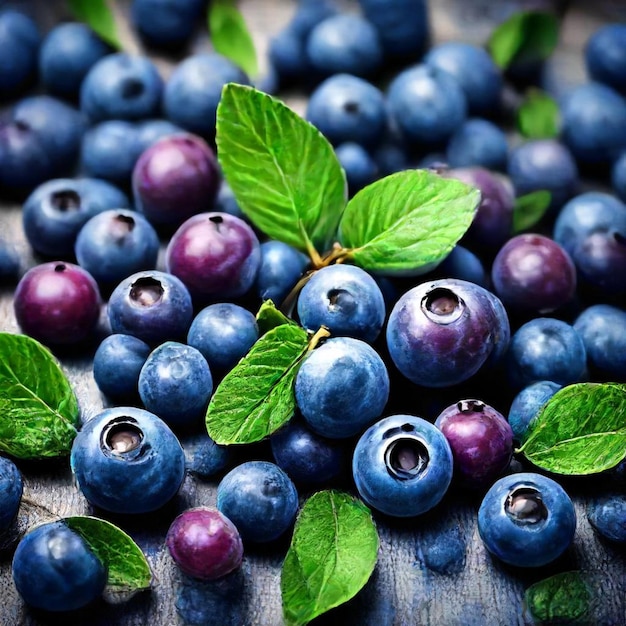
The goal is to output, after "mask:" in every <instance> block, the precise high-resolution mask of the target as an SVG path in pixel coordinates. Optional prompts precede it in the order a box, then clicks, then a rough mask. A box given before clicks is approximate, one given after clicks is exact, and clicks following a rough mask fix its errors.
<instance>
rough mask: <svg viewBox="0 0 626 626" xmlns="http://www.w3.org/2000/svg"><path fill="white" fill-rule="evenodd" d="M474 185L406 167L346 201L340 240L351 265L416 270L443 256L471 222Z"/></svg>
mask: <svg viewBox="0 0 626 626" xmlns="http://www.w3.org/2000/svg"><path fill="white" fill-rule="evenodd" d="M479 202H480V192H479V191H478V189H475V188H473V187H469V186H468V185H466V184H464V183H462V182H460V181H458V180H454V179H450V178H442V177H441V176H439V175H438V174H436V173H434V172H432V171H429V170H425V169H424V170H422V169H419V170H404V171H401V172H397V173H396V174H391V175H390V176H386V177H385V178H382V179H380V180H378V181H376V182H375V183H372V184H371V185H368V186H367V187H365V188H364V189H361V190H360V191H359V192H357V193H356V194H355V196H354V197H353V198H352V199H351V200H350V202H348V205H347V207H346V209H345V211H344V214H343V217H342V219H341V223H340V225H339V241H340V242H341V245H342V246H344V248H347V249H348V253H347V257H348V258H350V259H352V261H353V262H354V263H355V265H359V266H360V267H362V268H364V269H366V270H370V271H373V272H378V273H380V274H417V273H420V268H421V269H422V271H426V270H428V269H430V268H429V265H431V264H433V263H437V262H439V261H442V260H443V259H444V258H445V257H446V256H447V255H448V254H449V253H450V252H451V250H452V248H454V246H455V244H456V243H457V241H458V240H459V239H460V238H461V237H462V236H463V234H464V233H465V231H466V230H467V229H468V228H469V226H470V224H471V223H472V220H473V219H474V215H475V212H476V208H477V206H478V203H479Z"/></svg>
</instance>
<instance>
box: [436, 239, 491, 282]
mask: <svg viewBox="0 0 626 626" xmlns="http://www.w3.org/2000/svg"><path fill="white" fill-rule="evenodd" d="M436 272H437V274H440V275H441V276H447V277H450V278H458V279H460V280H465V281H468V282H471V283H476V284H477V285H480V286H481V287H484V288H485V289H487V288H488V287H489V286H490V284H489V280H488V277H487V272H486V270H485V266H484V264H483V262H482V261H481V260H480V258H479V257H478V256H477V255H476V254H474V253H473V252H472V251H471V250H469V249H468V248H466V247H464V246H462V245H460V244H457V245H456V246H454V248H452V251H451V252H450V254H449V255H448V256H447V257H446V258H445V259H444V260H443V261H442V262H441V263H440V264H439V265H438V266H437V270H436Z"/></svg>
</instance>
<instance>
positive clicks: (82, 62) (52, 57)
mask: <svg viewBox="0 0 626 626" xmlns="http://www.w3.org/2000/svg"><path fill="white" fill-rule="evenodd" d="M111 52H113V49H112V48H111V47H110V46H108V45H107V44H106V43H105V42H104V41H103V40H102V39H100V37H98V35H96V33H95V32H94V31H93V30H92V29H91V28H90V27H89V26H87V24H83V23H81V22H62V23H60V24H57V25H56V26H53V27H52V28H51V29H50V30H49V31H48V33H47V34H46V36H45V38H44V40H43V41H42V43H41V49H40V51H39V75H40V77H41V82H42V84H43V85H44V87H45V88H46V90H47V91H48V92H49V93H51V94H54V95H56V96H59V97H61V98H68V99H71V100H77V99H78V96H79V94H80V86H81V84H82V82H83V79H84V78H85V76H86V75H87V73H88V72H89V70H90V69H91V68H92V66H93V65H94V64H95V63H97V62H98V61H99V60H100V59H101V58H102V57H104V56H106V55H107V54H110V53H111Z"/></svg>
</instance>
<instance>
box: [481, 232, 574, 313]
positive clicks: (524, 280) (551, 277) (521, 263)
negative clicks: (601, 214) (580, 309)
mask: <svg viewBox="0 0 626 626" xmlns="http://www.w3.org/2000/svg"><path fill="white" fill-rule="evenodd" d="M491 279H492V282H493V286H494V291H495V292H496V294H497V295H498V296H499V297H500V299H501V300H502V302H503V303H504V305H505V306H507V307H510V309H511V310H515V311H517V312H525V313H538V314H541V315H544V314H546V313H550V312H552V311H556V310H557V309H560V308H562V307H563V306H565V305H566V304H567V303H568V302H570V301H571V300H572V298H573V297H574V294H575V292H576V283H577V275H576V266H575V265H574V262H573V261H572V258H571V257H570V255H569V254H568V252H567V251H566V250H565V248H563V247H562V246H561V245H560V244H558V243H557V242H556V241H554V240H553V239H551V238H550V237H546V236H545V235H540V234H536V233H524V234H521V235H516V236H515V237H512V238H511V239H509V240H508V241H507V242H506V243H505V244H504V245H503V246H502V247H501V248H500V250H499V252H498V254H497V255H496V257H495V259H494V261H493V264H492V266H491Z"/></svg>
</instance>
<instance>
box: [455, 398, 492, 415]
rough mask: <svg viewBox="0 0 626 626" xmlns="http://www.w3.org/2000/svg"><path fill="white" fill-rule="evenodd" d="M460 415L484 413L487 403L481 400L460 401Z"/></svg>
mask: <svg viewBox="0 0 626 626" xmlns="http://www.w3.org/2000/svg"><path fill="white" fill-rule="evenodd" d="M456 408H457V409H458V410H459V413H482V412H483V411H484V410H485V403H484V402H482V401H481V400H460V401H459V402H457V403H456Z"/></svg>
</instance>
